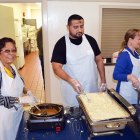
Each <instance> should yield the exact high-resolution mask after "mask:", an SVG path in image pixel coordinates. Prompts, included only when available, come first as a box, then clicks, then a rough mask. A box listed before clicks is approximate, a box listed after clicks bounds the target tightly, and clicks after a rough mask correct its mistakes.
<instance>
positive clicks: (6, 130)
mask: <svg viewBox="0 0 140 140" xmlns="http://www.w3.org/2000/svg"><path fill="white" fill-rule="evenodd" d="M12 68H13V69H14V70H15V72H16V77H15V79H13V78H11V77H9V76H8V75H7V74H6V72H5V70H4V67H3V65H2V63H1V62H0V69H1V72H2V86H1V94H2V95H3V96H13V97H19V96H22V92H23V86H24V85H23V81H22V80H21V78H20V76H19V74H18V73H17V70H16V68H15V67H14V66H12ZM16 107H17V108H18V110H17V111H16V110H15V108H11V109H7V108H5V107H4V106H0V140H15V139H16V135H17V131H18V127H19V124H20V121H21V118H22V114H23V109H22V106H21V105H18V104H17V105H16Z"/></svg>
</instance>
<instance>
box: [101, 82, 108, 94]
mask: <svg viewBox="0 0 140 140" xmlns="http://www.w3.org/2000/svg"><path fill="white" fill-rule="evenodd" d="M106 90H107V84H106V83H101V85H100V91H101V92H105V91H106Z"/></svg>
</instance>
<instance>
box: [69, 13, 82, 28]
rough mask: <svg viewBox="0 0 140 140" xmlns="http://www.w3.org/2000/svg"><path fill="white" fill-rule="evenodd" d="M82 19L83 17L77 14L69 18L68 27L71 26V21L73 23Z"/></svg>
mask: <svg viewBox="0 0 140 140" xmlns="http://www.w3.org/2000/svg"><path fill="white" fill-rule="evenodd" d="M81 19H83V17H81V16H80V15H77V14H74V15H71V16H70V17H69V18H68V25H70V24H71V21H72V20H81Z"/></svg>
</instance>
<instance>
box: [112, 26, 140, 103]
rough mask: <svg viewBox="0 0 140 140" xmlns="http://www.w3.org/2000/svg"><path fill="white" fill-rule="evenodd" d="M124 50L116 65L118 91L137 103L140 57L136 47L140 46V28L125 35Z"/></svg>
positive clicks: (115, 77) (114, 76)
mask: <svg viewBox="0 0 140 140" xmlns="http://www.w3.org/2000/svg"><path fill="white" fill-rule="evenodd" d="M123 48H124V49H123V50H122V52H120V54H119V57H118V59H117V63H116V65H115V69H114V73H113V78H114V79H115V80H118V84H117V88H116V91H117V92H118V93H119V94H121V95H122V96H123V97H124V98H125V99H126V100H127V101H128V102H129V103H131V104H137V102H138V93H137V91H136V90H135V88H137V87H138V86H139V80H138V78H140V58H139V54H138V53H137V51H136V49H138V48H140V30H139V29H129V30H128V31H127V32H126V33H125V36H124V41H123Z"/></svg>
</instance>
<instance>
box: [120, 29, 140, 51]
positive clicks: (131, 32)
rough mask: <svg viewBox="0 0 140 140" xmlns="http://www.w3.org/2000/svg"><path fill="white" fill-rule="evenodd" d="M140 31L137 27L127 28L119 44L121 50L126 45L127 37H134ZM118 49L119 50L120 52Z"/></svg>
mask: <svg viewBox="0 0 140 140" xmlns="http://www.w3.org/2000/svg"><path fill="white" fill-rule="evenodd" d="M139 32H140V30H139V29H129V30H128V31H127V32H126V33H125V36H124V40H123V42H122V44H121V49H120V50H121V51H123V49H124V48H125V47H126V45H127V43H128V40H129V38H132V39H134V38H135V36H136V35H137V34H138V33H139ZM121 51H120V52H121Z"/></svg>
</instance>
